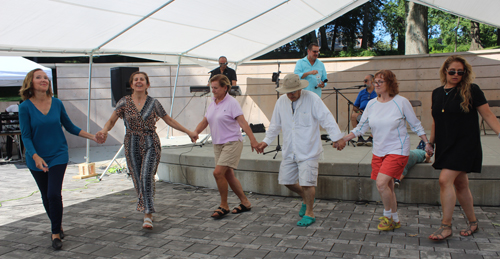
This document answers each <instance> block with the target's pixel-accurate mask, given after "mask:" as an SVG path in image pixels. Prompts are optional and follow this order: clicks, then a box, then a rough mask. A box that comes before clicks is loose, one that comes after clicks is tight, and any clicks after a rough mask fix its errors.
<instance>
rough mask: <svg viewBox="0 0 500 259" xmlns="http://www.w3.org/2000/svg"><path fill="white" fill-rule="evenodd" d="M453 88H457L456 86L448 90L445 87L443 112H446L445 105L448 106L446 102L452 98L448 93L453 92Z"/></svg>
mask: <svg viewBox="0 0 500 259" xmlns="http://www.w3.org/2000/svg"><path fill="white" fill-rule="evenodd" d="M453 89H455V87H453V88H451V90H449V91H446V88H444V87H443V90H444V93H445V95H443V107H442V109H441V112H444V107H446V104H447V103H448V101H449V100H450V98H449V97H448V94H449V93H451V91H453ZM445 98H446V101H445Z"/></svg>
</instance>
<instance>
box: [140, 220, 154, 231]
mask: <svg viewBox="0 0 500 259" xmlns="http://www.w3.org/2000/svg"><path fill="white" fill-rule="evenodd" d="M142 228H143V229H149V230H152V229H153V219H152V218H144V223H142Z"/></svg>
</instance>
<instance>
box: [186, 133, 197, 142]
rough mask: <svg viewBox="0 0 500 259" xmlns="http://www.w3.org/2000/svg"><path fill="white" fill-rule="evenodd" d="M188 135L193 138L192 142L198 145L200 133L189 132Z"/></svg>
mask: <svg viewBox="0 0 500 259" xmlns="http://www.w3.org/2000/svg"><path fill="white" fill-rule="evenodd" d="M187 134H188V136H189V137H190V138H191V142H193V143H196V141H197V140H198V133H197V132H195V131H188V132H187Z"/></svg>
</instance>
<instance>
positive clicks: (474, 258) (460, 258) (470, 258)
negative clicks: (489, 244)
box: [451, 254, 483, 259]
mask: <svg viewBox="0 0 500 259" xmlns="http://www.w3.org/2000/svg"><path fill="white" fill-rule="evenodd" d="M451 259H483V256H482V255H472V254H451Z"/></svg>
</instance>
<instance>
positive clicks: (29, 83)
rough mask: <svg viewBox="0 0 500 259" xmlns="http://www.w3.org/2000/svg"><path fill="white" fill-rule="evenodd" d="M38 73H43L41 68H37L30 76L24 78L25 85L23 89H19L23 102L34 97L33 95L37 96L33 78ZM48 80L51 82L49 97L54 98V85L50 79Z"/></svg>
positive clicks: (29, 73)
mask: <svg viewBox="0 0 500 259" xmlns="http://www.w3.org/2000/svg"><path fill="white" fill-rule="evenodd" d="M36 71H42V72H43V70H42V69H40V68H35V69H33V70H31V71H30V72H28V74H27V75H26V77H25V78H24V81H23V85H22V86H21V89H19V95H20V96H21V99H22V100H23V101H25V100H28V99H29V98H31V97H33V95H35V91H34V89H33V77H34V75H35V72H36ZM44 73H45V72H44ZM47 80H49V89H48V90H47V96H50V97H52V96H53V94H52V87H51V86H52V83H51V82H50V79H47Z"/></svg>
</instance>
